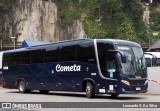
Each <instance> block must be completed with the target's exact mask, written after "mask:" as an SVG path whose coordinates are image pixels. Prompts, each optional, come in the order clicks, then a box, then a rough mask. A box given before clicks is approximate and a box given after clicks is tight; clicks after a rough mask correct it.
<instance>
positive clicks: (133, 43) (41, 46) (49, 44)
mask: <svg viewBox="0 0 160 111" xmlns="http://www.w3.org/2000/svg"><path fill="white" fill-rule="evenodd" d="M96 40H98V41H106V42H111V43H113V44H116V45H128V46H137V47H141V46H140V45H139V44H137V43H135V42H131V41H127V40H119V39H96ZM87 41H90V42H93V41H94V39H75V40H65V41H59V42H51V43H48V44H41V45H36V46H31V47H26V48H19V49H15V50H8V51H4V53H6V52H19V51H22V50H23V51H24V50H32V49H33V50H34V49H41V48H44V47H45V48H47V47H49V46H52V45H56V44H57V45H59V44H61V43H62V44H63V43H64V44H68V43H69V44H70V43H71V42H73V44H75V43H81V42H87Z"/></svg>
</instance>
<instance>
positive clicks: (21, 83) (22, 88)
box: [19, 82, 25, 92]
mask: <svg viewBox="0 0 160 111" xmlns="http://www.w3.org/2000/svg"><path fill="white" fill-rule="evenodd" d="M24 87H25V84H24V82H20V83H19V90H20V91H21V92H23V91H24Z"/></svg>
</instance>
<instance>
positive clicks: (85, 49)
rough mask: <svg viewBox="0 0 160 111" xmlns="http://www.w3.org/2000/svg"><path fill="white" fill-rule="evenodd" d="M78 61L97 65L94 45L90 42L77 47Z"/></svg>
mask: <svg viewBox="0 0 160 111" xmlns="http://www.w3.org/2000/svg"><path fill="white" fill-rule="evenodd" d="M76 60H77V61H80V62H86V63H91V64H96V59H95V52H94V45H93V44H92V43H89V42H86V43H82V44H79V45H78V46H77V55H76Z"/></svg>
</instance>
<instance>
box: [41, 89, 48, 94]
mask: <svg viewBox="0 0 160 111" xmlns="http://www.w3.org/2000/svg"><path fill="white" fill-rule="evenodd" d="M39 92H40V93H42V94H46V93H48V92H49V91H48V90H39Z"/></svg>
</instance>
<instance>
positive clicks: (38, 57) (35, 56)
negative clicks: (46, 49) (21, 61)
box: [31, 50, 43, 63]
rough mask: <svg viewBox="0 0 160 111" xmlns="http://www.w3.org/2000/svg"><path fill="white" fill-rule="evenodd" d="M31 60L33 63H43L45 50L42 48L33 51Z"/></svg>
mask: <svg viewBox="0 0 160 111" xmlns="http://www.w3.org/2000/svg"><path fill="white" fill-rule="evenodd" d="M31 62H32V63H42V62H43V52H42V51H41V50H33V51H31Z"/></svg>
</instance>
